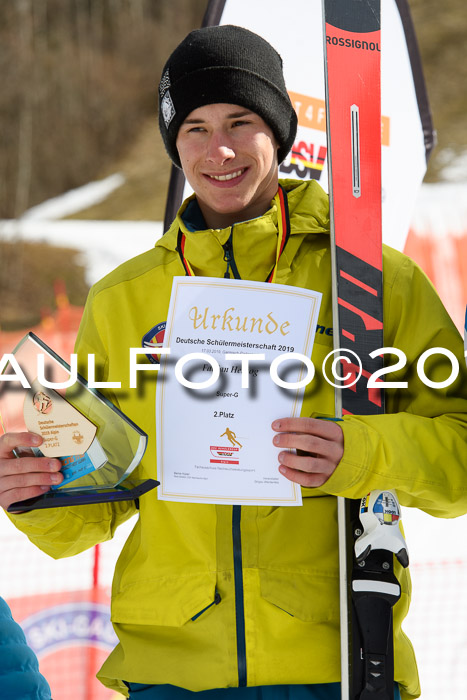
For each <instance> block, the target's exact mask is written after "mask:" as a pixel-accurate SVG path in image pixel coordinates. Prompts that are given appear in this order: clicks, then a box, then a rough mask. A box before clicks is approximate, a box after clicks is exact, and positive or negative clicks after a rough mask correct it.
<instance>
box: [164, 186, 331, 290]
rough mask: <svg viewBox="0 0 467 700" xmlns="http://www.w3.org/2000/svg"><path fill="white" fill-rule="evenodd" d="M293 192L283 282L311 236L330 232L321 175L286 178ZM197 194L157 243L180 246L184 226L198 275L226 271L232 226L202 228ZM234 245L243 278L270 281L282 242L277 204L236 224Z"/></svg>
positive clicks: (188, 251)
mask: <svg viewBox="0 0 467 700" xmlns="http://www.w3.org/2000/svg"><path fill="white" fill-rule="evenodd" d="M281 184H282V186H283V187H284V189H285V190H286V192H287V199H288V203H289V212H290V220H291V237H290V239H289V242H288V243H287V245H286V248H285V249H284V252H283V255H282V256H281V260H280V263H279V268H278V275H277V281H278V282H280V281H281V276H283V275H284V274H285V273H286V272H287V271H288V269H289V267H290V264H291V261H292V259H293V257H294V256H295V254H296V252H297V250H298V248H299V247H300V245H301V243H302V242H303V239H304V237H305V236H307V235H310V234H328V233H329V207H328V198H327V195H326V194H325V192H324V191H323V190H322V188H321V187H320V186H319V185H318V183H317V182H316V181H315V180H312V181H308V182H305V183H302V182H300V181H298V180H281ZM194 200H195V195H192V196H191V197H189V198H188V199H187V200H185V202H184V203H183V204H182V206H181V207H180V210H179V212H178V214H177V217H176V219H175V221H174V223H173V224H172V226H171V227H170V229H169V230H168V231H167V233H166V234H165V235H164V236H163V237H162V238H161V239H160V240H159V241H158V242H157V244H156V245H160V246H163V247H165V248H167V249H169V250H173V251H175V250H176V245H177V234H178V230H179V228H180V229H181V230H182V231H183V233H184V234H185V251H184V252H185V257H186V258H187V259H188V261H189V262H190V265H191V267H192V269H193V271H194V273H195V274H196V275H200V276H207V277H219V276H222V275H223V273H224V271H225V268H226V263H225V262H224V249H223V247H222V246H223V245H225V243H226V242H227V240H228V238H229V236H230V233H231V227H228V228H224V229H205V228H204V229H198V230H192V229H193V228H195V227H196V226H199V225H203V224H202V223H201V222H202V216H201V212H200V210H199V207H197V206H196V204H194ZM233 228H234V233H233V249H234V256H235V260H236V263H237V267H238V270H239V273H240V276H241V277H242V278H243V279H251V280H258V281H264V280H265V279H266V277H267V275H268V273H269V272H270V270H271V268H272V266H273V265H274V262H275V255H276V245H277V209H276V205H275V204H274V203H273V205H272V206H271V208H270V209H269V210H268V211H267V212H266V213H265V214H263V216H260V217H258V218H257V219H251V220H249V221H242V222H239V223H237V224H234V227H233Z"/></svg>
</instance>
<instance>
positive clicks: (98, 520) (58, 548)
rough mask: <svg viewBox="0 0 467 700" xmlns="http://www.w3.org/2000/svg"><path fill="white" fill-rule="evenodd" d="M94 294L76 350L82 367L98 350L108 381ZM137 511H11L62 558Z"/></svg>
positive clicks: (114, 507) (130, 504)
mask: <svg viewBox="0 0 467 700" xmlns="http://www.w3.org/2000/svg"><path fill="white" fill-rule="evenodd" d="M92 298H93V297H92V290H91V293H90V296H89V298H88V301H87V303H86V307H85V310H84V314H83V319H82V322H81V325H80V329H79V332H78V337H77V341H76V347H75V352H76V353H77V354H78V359H79V363H80V368H81V366H82V364H81V360H82V359H83V358H84V357H86V356H87V354H88V353H94V354H95V355H96V367H97V366H100V367H101V368H102V375H101V376H103V380H102V381H105V378H106V377H105V372H106V367H107V362H106V350H105V347H104V344H103V342H102V340H101V338H100V336H99V333H98V330H97V326H96V324H95V322H94V319H93V303H92ZM109 399H110V400H111V401H112V400H113V401H114V402H115V397H111V396H109ZM136 512H137V511H136V506H135V503H134V501H120V502H116V503H101V504H95V505H86V506H72V507H61V508H46V509H42V510H36V511H30V512H27V513H19V514H17V515H13V514H10V513H7V515H8V517H9V518H10V520H11V521H12V522H13V523H14V525H15V526H16V527H17V528H18V529H19V530H21V531H22V532H24V533H25V534H26V535H27V536H28V537H29V539H30V540H31V542H33V543H34V544H35V545H36V546H37V547H39V549H41V550H42V551H44V552H46V553H47V554H49V555H50V556H52V557H53V558H54V559H58V558H61V557H68V556H72V555H74V554H78V553H80V552H83V551H84V550H86V549H88V548H90V547H93V546H94V545H95V544H98V543H99V542H104V541H106V540H108V539H111V538H112V537H113V535H114V532H115V529H116V528H117V527H118V525H120V524H121V523H123V522H125V521H126V520H128V518H130V517H131V516H132V515H133V514H134V513H136Z"/></svg>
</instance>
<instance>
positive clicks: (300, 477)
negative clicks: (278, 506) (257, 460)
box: [272, 418, 344, 487]
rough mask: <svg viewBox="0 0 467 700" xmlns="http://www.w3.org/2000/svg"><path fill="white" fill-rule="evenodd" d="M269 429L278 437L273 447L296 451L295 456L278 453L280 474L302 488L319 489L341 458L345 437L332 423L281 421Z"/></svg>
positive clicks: (320, 421)
mask: <svg viewBox="0 0 467 700" xmlns="http://www.w3.org/2000/svg"><path fill="white" fill-rule="evenodd" d="M272 429H273V430H275V431H276V432H278V433H279V434H278V435H275V436H274V438H273V443H274V445H276V446H277V447H285V448H291V449H293V450H297V453H296V454H295V453H294V452H287V451H284V452H280V453H279V462H280V467H279V471H280V472H281V474H283V475H284V476H285V477H287V479H290V481H295V482H296V483H297V484H300V485H301V486H307V487H318V486H322V485H323V484H324V483H325V482H326V481H327V480H328V479H329V477H330V476H331V474H333V472H334V470H335V469H336V467H337V465H338V464H339V462H340V460H341V459H342V455H343V454H344V435H343V433H342V429H341V428H340V426H339V424H338V423H335V422H334V421H327V420H322V419H317V418H280V419H279V420H275V421H274V422H273V424H272Z"/></svg>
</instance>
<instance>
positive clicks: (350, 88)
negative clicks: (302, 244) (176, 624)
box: [322, 0, 408, 700]
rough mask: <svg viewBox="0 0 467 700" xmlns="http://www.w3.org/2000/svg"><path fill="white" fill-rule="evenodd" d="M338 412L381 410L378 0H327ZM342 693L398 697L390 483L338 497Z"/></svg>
mask: <svg viewBox="0 0 467 700" xmlns="http://www.w3.org/2000/svg"><path fill="white" fill-rule="evenodd" d="M322 3H323V20H324V22H323V23H324V45H325V76H326V114H327V132H328V133H327V139H328V141H327V143H328V170H329V193H330V205H331V236H332V249H333V250H332V253H333V256H332V257H333V320H334V343H335V351H337V350H339V355H341V356H343V357H344V359H342V360H341V362H340V364H341V367H342V372H341V376H342V379H341V380H339V381H338V382H336V383H338V384H340V386H339V387H338V388H337V389H336V417H337V418H339V417H342V415H345V414H359V415H368V414H378V413H383V412H384V395H383V391H382V390H381V386H380V383H379V382H378V381H377V379H376V377H373V378H372V379H370V378H371V377H372V375H374V373H375V372H377V371H378V370H379V369H381V368H382V367H383V362H382V357H381V355H380V354H379V353H378V352H375V351H376V350H378V349H379V348H383V347H384V341H383V299H382V291H383V273H382V234H381V223H382V222H381V90H380V80H381V70H380V68H381V59H380V57H381V53H380V52H381V31H380V0H322ZM338 514H339V558H340V579H341V590H340V596H341V657H342V658H341V668H342V698H343V700H371V699H374V700H393V698H394V649H393V625H392V607H393V605H394V604H395V603H396V602H397V601H398V600H399V598H400V586H399V583H398V581H397V579H396V577H395V575H394V572H393V554H395V555H396V556H397V557H398V559H399V561H400V562H401V563H402V565H403V566H406V565H407V564H408V556H407V550H406V546H405V542H404V539H403V537H402V535H401V532H400V529H399V518H400V509H399V505H398V502H397V496H396V494H395V493H394V492H393V491H389V490H388V491H381V492H372V493H371V494H368V495H367V496H366V497H365V498H363V499H362V501H348V500H344V499H342V498H339V499H338Z"/></svg>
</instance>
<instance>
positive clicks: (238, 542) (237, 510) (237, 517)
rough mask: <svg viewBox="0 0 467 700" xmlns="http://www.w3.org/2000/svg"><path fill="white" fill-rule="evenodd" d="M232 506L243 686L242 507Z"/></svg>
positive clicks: (242, 685)
mask: <svg viewBox="0 0 467 700" xmlns="http://www.w3.org/2000/svg"><path fill="white" fill-rule="evenodd" d="M232 508H233V510H232V541H233V561H234V585H235V620H236V630H237V668H238V687H239V688H245V687H246V684H247V675H246V641H245V609H244V601H243V566H242V536H241V530H240V523H241V517H242V507H241V506H233V507H232Z"/></svg>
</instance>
